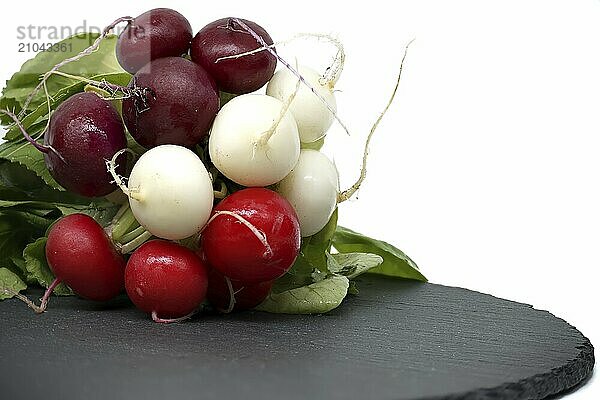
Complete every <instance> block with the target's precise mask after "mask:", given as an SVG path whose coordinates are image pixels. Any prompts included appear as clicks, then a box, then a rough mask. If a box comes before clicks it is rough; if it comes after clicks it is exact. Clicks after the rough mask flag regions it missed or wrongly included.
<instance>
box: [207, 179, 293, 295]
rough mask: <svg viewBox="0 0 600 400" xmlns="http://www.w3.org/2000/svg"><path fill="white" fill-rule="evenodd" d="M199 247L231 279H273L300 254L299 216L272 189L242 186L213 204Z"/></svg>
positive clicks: (283, 272) (285, 270)
mask: <svg viewBox="0 0 600 400" xmlns="http://www.w3.org/2000/svg"><path fill="white" fill-rule="evenodd" d="M201 247H202V250H203V251H204V254H205V257H206V260H207V262H208V264H209V265H210V266H211V267H214V268H215V269H217V270H218V271H219V272H221V273H222V274H223V275H225V276H227V277H229V278H230V279H234V280H239V281H242V282H245V283H249V284H250V283H259V282H266V281H272V280H274V279H276V278H279V277H280V276H282V275H283V274H285V273H286V272H287V271H288V270H289V269H290V268H291V267H292V265H293V264H294V261H295V260H296V257H297V256H298V253H299V251H300V225H299V222H298V216H297V215H296V212H295V211H294V209H293V208H292V206H291V205H290V203H289V202H288V201H287V200H286V199H285V198H283V197H282V196H281V195H279V194H278V193H276V192H274V191H272V190H269V189H265V188H248V189H243V190H240V191H238V192H235V193H233V194H231V195H229V196H227V197H226V198H225V199H223V200H222V201H221V202H220V203H219V204H217V205H216V206H215V208H214V210H213V216H212V217H211V219H210V220H209V223H208V224H207V225H206V228H205V229H204V231H203V232H202V235H201Z"/></svg>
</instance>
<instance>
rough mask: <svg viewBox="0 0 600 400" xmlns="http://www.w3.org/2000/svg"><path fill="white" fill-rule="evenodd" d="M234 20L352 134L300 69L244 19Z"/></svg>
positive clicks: (348, 133)
mask: <svg viewBox="0 0 600 400" xmlns="http://www.w3.org/2000/svg"><path fill="white" fill-rule="evenodd" d="M232 20H233V21H235V22H236V23H237V24H239V25H240V26H241V27H242V28H243V29H244V30H245V31H246V32H248V33H249V34H250V35H252V37H253V38H254V39H255V40H256V41H257V42H258V44H260V45H261V46H263V47H264V48H265V49H266V51H268V52H269V53H271V54H272V55H273V56H274V57H275V58H277V59H278V60H279V61H280V62H281V63H282V64H283V65H284V66H285V67H286V68H287V69H289V70H290V71H291V72H292V73H293V74H294V75H296V77H297V78H298V79H299V80H300V82H302V84H303V85H305V86H306V87H307V88H308V89H310V91H311V92H312V93H313V94H314V95H315V96H317V97H318V98H319V100H321V101H322V102H323V103H324V104H325V105H326V106H327V109H328V110H329V112H330V113H331V114H332V115H333V117H334V118H335V120H336V121H337V122H338V123H339V124H340V126H341V127H342V129H344V131H345V132H346V134H347V135H348V136H350V131H349V130H348V128H347V127H346V124H344V122H343V121H342V120H341V119H340V117H339V116H338V115H337V112H336V111H335V110H334V109H333V107H331V105H330V104H329V103H328V102H327V101H326V100H325V99H324V98H323V96H321V95H320V94H319V93H317V91H316V89H315V88H314V87H313V86H312V85H311V84H310V83H308V82H307V81H306V79H304V77H303V76H302V75H300V73H299V72H298V70H296V69H295V68H294V67H292V66H291V65H290V63H288V62H287V61H285V60H284V59H283V58H282V57H281V56H280V55H279V54H277V52H276V51H275V50H273V49H272V48H271V47H270V46H269V45H268V44H267V43H266V42H265V41H264V40H263V38H262V37H260V35H259V34H257V33H256V32H254V30H253V29H252V28H250V27H249V26H248V25H247V24H246V23H245V22H244V21H242V20H241V19H239V18H232Z"/></svg>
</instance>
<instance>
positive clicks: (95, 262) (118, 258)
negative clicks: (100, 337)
mask: <svg viewBox="0 0 600 400" xmlns="http://www.w3.org/2000/svg"><path fill="white" fill-rule="evenodd" d="M46 259H47V261H48V265H49V266H50V269H51V270H52V272H53V273H54V275H55V276H56V279H57V281H60V282H64V283H65V284H66V285H67V286H69V287H70V288H71V289H73V291H74V292H75V293H77V294H78V295H79V296H81V297H83V298H85V299H89V300H96V301H106V300H110V299H112V298H113V297H115V296H117V295H118V294H119V293H121V291H122V290H123V287H124V276H125V259H124V258H123V256H122V255H121V254H120V253H119V252H118V251H117V250H116V249H115V247H114V245H113V244H112V242H111V241H110V239H109V238H108V236H107V235H106V233H105V232H104V229H102V227H101V226H100V225H99V224H98V223H97V222H96V221H95V220H94V219H93V218H92V217H90V216H88V215H85V214H71V215H68V216H66V217H64V218H62V219H60V220H59V221H58V222H56V223H55V224H54V225H53V226H52V228H51V229H50V232H49V234H48V241H47V242H46Z"/></svg>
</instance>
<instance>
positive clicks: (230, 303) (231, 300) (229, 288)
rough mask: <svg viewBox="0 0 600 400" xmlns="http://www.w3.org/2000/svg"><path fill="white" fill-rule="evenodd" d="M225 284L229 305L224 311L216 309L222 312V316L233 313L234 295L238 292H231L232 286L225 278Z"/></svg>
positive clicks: (229, 280)
mask: <svg viewBox="0 0 600 400" xmlns="http://www.w3.org/2000/svg"><path fill="white" fill-rule="evenodd" d="M225 283H227V289H228V290H229V305H228V306H227V308H226V309H222V308H217V310H218V311H219V312H222V313H223V314H229V313H231V312H232V311H233V309H234V307H235V295H236V293H238V292H239V290H238V291H237V292H234V291H233V285H232V284H231V279H229V278H228V277H225ZM240 290H241V289H240Z"/></svg>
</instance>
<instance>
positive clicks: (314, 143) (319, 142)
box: [300, 136, 325, 151]
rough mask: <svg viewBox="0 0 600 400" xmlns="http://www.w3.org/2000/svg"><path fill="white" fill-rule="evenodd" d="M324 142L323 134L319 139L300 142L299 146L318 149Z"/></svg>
mask: <svg viewBox="0 0 600 400" xmlns="http://www.w3.org/2000/svg"><path fill="white" fill-rule="evenodd" d="M324 144H325V136H323V137H322V138H321V139H319V140H317V141H316V142H311V143H300V146H301V148H302V149H308V150H317V151H319V150H321V148H322V147H323V145H324Z"/></svg>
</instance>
